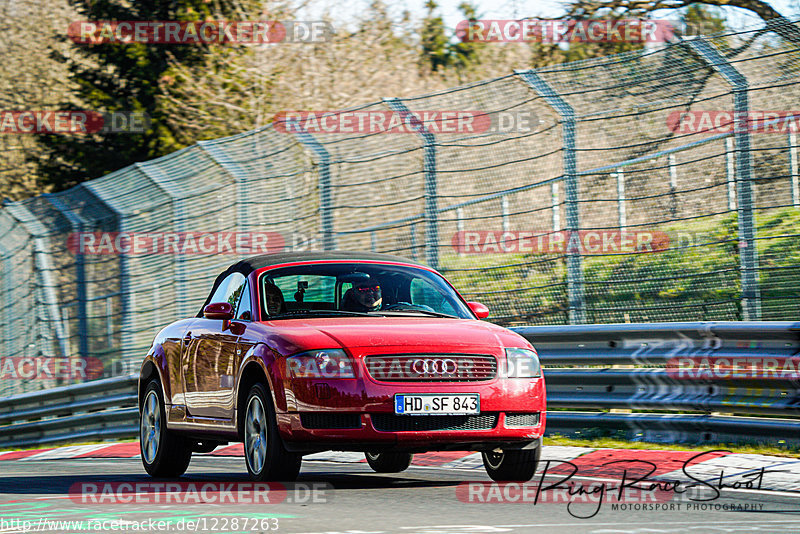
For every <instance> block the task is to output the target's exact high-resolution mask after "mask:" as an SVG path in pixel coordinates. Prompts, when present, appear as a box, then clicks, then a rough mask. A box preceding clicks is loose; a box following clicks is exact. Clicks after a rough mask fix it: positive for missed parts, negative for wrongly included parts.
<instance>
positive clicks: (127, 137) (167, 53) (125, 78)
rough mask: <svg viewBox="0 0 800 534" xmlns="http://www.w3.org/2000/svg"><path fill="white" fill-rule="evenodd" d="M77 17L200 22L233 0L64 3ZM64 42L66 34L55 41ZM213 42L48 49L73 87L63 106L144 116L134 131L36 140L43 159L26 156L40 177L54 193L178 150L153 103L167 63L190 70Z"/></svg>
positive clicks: (235, 5)
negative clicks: (141, 128) (142, 128)
mask: <svg viewBox="0 0 800 534" xmlns="http://www.w3.org/2000/svg"><path fill="white" fill-rule="evenodd" d="M70 2H71V4H72V5H73V6H74V7H75V8H76V9H77V11H78V13H79V16H80V17H81V18H82V19H83V20H88V21H108V20H117V21H136V20H141V21H175V20H177V21H193V22H194V21H202V20H209V19H212V20H219V19H225V18H228V17H229V16H233V15H235V14H236V13H237V12H238V11H239V10H240V5H239V4H240V2H235V1H234V0H215V1H213V2H211V1H208V0H173V1H169V2H167V1H164V0H139V1H137V2H125V1H123V0H109V1H104V2H96V1H92V0H70ZM62 40H66V37H62ZM217 46H218V45H208V44H169V45H166V44H151V43H140V42H135V43H128V44H126V43H105V44H94V45H80V44H75V45H73V47H72V51H71V53H70V54H63V53H58V52H54V54H55V55H56V57H57V58H58V60H59V61H62V62H64V63H66V64H67V66H68V69H69V72H70V74H71V77H72V79H73V80H75V82H76V83H77V90H76V91H75V92H74V97H73V98H71V99H69V100H67V101H65V102H64V103H63V105H62V108H64V109H73V110H80V109H90V110H93V111H99V112H106V113H109V112H135V113H144V114H145V115H146V116H148V117H149V119H150V122H149V127H148V129H147V130H146V131H144V132H141V133H129V132H126V133H117V134H115V133H94V134H87V135H82V136H78V135H72V136H66V135H64V136H56V135H51V136H43V137H41V138H40V139H39V143H40V145H41V147H42V148H43V149H44V156H42V155H40V154H34V155H32V157H35V158H36V160H37V162H36V163H37V165H38V169H39V172H40V173H41V175H42V178H43V180H44V181H45V182H47V183H48V184H49V185H50V186H51V187H52V188H54V189H55V190H62V189H67V188H69V187H71V186H73V185H75V184H77V183H79V182H82V181H84V180H88V179H91V178H97V177H99V176H102V175H104V174H106V173H109V172H112V171H115V170H117V169H120V168H122V167H125V166H127V165H129V164H132V163H134V162H138V161H144V160H148V159H152V158H155V157H158V156H161V155H164V154H167V153H169V152H172V151H174V150H176V149H178V148H182V146H183V145H182V143H181V142H180V141H179V140H178V138H179V137H180V135H179V132H178V131H176V129H175V128H174V124H171V123H170V121H168V117H167V113H166V112H165V109H164V107H163V106H162V105H161V102H160V100H159V94H160V92H161V88H162V86H163V85H164V84H166V83H169V80H170V79H169V76H165V74H166V72H167V70H168V69H169V68H170V64H171V62H173V63H178V64H184V65H198V64H200V63H202V61H203V60H204V58H205V57H206V56H207V55H208V54H210V53H213V52H214V50H213V48H215V47H217Z"/></svg>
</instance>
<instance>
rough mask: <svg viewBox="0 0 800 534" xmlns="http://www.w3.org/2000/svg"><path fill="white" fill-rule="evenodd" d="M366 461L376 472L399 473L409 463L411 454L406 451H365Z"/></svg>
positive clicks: (406, 467)
mask: <svg viewBox="0 0 800 534" xmlns="http://www.w3.org/2000/svg"><path fill="white" fill-rule="evenodd" d="M364 456H366V457H367V463H368V464H369V466H370V467H371V468H372V470H373V471H375V472H376V473H399V472H401V471H405V470H406V469H408V466H409V465H411V459H412V458H413V457H414V455H413V454H411V453H408V452H367V453H365V454H364Z"/></svg>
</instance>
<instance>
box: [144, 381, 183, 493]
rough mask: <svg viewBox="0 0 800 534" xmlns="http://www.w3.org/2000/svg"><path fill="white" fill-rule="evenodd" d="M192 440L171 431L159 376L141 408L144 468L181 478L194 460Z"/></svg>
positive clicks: (147, 393)
mask: <svg viewBox="0 0 800 534" xmlns="http://www.w3.org/2000/svg"><path fill="white" fill-rule="evenodd" d="M191 445H192V444H191V443H190V442H188V441H187V440H186V439H184V438H183V437H182V436H180V435H178V434H176V433H175V432H171V431H169V430H167V413H166V410H165V408H164V394H163V393H162V392H161V384H160V383H159V381H158V380H157V379H154V380H151V381H150V383H149V384H147V387H146V388H145V390H144V402H142V406H141V408H140V410H139V452H140V453H141V456H142V464H143V465H144V470H145V471H147V474H149V475H150V476H152V477H157V478H166V477H179V476H181V475H182V474H184V473H185V472H186V468H188V467H189V461H190V460H191V459H192V449H191Z"/></svg>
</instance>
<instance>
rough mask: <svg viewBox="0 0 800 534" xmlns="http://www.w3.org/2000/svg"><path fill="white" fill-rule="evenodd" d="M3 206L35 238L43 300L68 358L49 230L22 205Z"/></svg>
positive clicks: (35, 262)
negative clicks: (51, 255)
mask: <svg viewBox="0 0 800 534" xmlns="http://www.w3.org/2000/svg"><path fill="white" fill-rule="evenodd" d="M3 204H4V205H5V207H6V212H7V213H8V214H9V215H11V216H12V217H13V218H14V219H16V220H17V221H18V222H19V223H20V224H21V225H22V227H23V228H25V231H26V232H28V234H29V235H30V236H31V237H32V238H33V257H34V265H35V268H36V275H37V276H38V277H39V283H40V286H41V290H42V297H43V299H42V300H44V302H45V306H46V307H47V311H48V314H49V315H50V321H51V322H52V324H53V326H54V330H55V334H56V339H57V340H58V348H59V350H60V352H61V355H62V356H64V357H65V358H68V357H69V353H70V350H69V340H68V339H67V334H66V328H65V327H64V321H63V319H62V317H61V313H60V307H59V304H58V296H57V295H56V282H55V279H54V277H53V271H55V267H54V266H53V261H52V259H51V258H50V251H51V249H52V247H51V246H50V239H49V237H48V236H47V229H45V227H44V225H42V223H41V222H39V220H38V219H37V218H36V217H35V216H34V215H33V214H32V213H31V212H30V210H28V208H26V207H25V206H23V205H22V204H19V203H17V202H10V201H8V200H6V201H4V203H3ZM40 348H41V347H40Z"/></svg>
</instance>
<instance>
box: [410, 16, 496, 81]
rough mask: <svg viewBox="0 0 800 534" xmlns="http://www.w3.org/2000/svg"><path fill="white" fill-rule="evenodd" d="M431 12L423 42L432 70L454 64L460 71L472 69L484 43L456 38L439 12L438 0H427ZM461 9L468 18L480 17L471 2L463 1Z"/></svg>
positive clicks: (422, 31)
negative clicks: (457, 40) (449, 32)
mask: <svg viewBox="0 0 800 534" xmlns="http://www.w3.org/2000/svg"><path fill="white" fill-rule="evenodd" d="M425 7H426V9H427V10H428V12H427V15H426V16H425V18H424V19H423V21H422V27H421V29H420V44H421V54H422V59H423V64H424V65H425V66H427V67H428V68H430V70H431V71H434V72H436V71H440V70H444V69H447V68H454V69H456V71H461V70H465V69H468V68H470V67H472V66H474V65H476V64H477V63H479V62H480V59H479V58H480V55H479V52H480V50H481V48H482V47H483V46H485V44H484V43H473V42H464V41H459V42H454V41H453V40H452V39H451V37H449V36H448V35H447V30H446V29H445V26H444V20H443V19H442V17H441V16H439V15H437V14H436V9H437V8H438V7H439V6H438V4H437V3H436V1H435V0H427V2H426V3H425ZM458 9H459V10H460V11H461V12H462V13H463V14H464V18H465V19H466V20H470V21H474V20H477V19H478V18H479V16H478V14H477V11H476V8H475V6H474V5H473V4H471V3H469V2H462V3H461V4H460V5H459V6H458Z"/></svg>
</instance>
